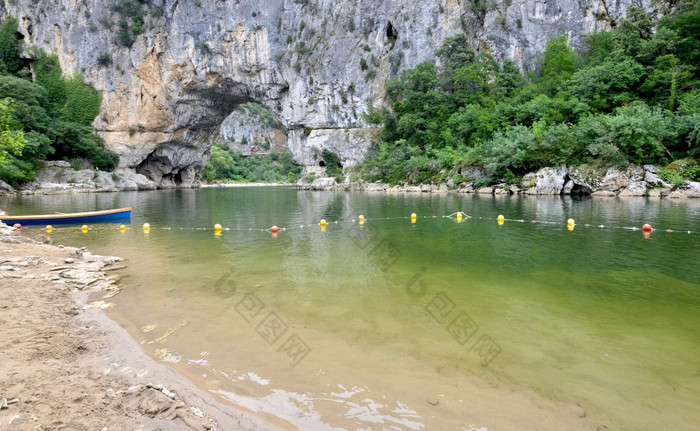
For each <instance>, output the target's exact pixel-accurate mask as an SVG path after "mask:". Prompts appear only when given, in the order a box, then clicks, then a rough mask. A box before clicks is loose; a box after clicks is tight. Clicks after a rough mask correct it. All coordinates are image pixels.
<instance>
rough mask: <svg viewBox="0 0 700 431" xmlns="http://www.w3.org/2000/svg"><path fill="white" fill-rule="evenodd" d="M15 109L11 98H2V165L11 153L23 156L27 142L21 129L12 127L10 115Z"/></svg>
mask: <svg viewBox="0 0 700 431" xmlns="http://www.w3.org/2000/svg"><path fill="white" fill-rule="evenodd" d="M13 109H14V106H13V101H12V99H10V98H7V97H6V98H4V99H2V100H0V166H2V165H4V164H6V163H7V158H8V156H10V155H14V156H21V155H22V149H23V148H24V146H25V145H26V144H27V140H26V139H25V138H24V133H23V132H22V131H21V130H13V129H12V128H11V120H10V115H11V114H12V110H13Z"/></svg>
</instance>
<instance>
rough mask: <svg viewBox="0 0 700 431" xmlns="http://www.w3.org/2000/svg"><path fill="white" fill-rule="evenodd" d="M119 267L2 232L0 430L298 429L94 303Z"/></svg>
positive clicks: (115, 262) (114, 260)
mask: <svg viewBox="0 0 700 431" xmlns="http://www.w3.org/2000/svg"><path fill="white" fill-rule="evenodd" d="M3 226H4V225H3ZM41 239H42V238H41V236H40V237H39V242H41ZM45 240H46V239H45ZM119 264H120V263H119V259H118V258H110V257H106V258H105V257H101V256H95V255H92V254H91V253H90V252H89V251H87V250H84V249H77V248H72V247H60V246H53V245H47V244H40V243H37V241H36V240H34V239H30V238H26V237H23V236H21V235H20V234H18V233H17V232H11V230H10V228H6V227H4V228H3V227H1V226H0V334H1V335H0V430H36V429H42V430H58V429H61V430H126V429H132V430H136V429H159V430H276V429H289V428H288V426H285V424H284V423H283V422H281V421H279V420H278V419H275V418H274V417H265V416H264V415H261V414H257V413H256V414H253V413H251V412H248V411H245V410H244V409H243V408H235V407H232V406H228V405H227V406H224V405H222V404H220V403H219V402H218V401H216V400H215V399H214V398H213V397H212V396H211V395H210V394H208V393H207V392H205V391H203V390H201V389H199V388H197V387H196V386H195V385H194V384H192V383H191V382H189V381H188V380H186V379H185V378H184V377H182V376H180V375H178V374H177V373H175V371H173V370H172V369H171V368H168V367H166V366H164V365H161V364H158V363H157V362H155V361H154V360H153V359H151V358H149V357H148V356H146V355H145V354H144V353H143V351H142V349H141V347H140V346H138V344H137V343H136V342H135V341H134V340H133V339H131V338H130V337H129V336H128V334H127V333H126V331H124V329H123V328H121V327H120V326H119V325H118V324H116V323H115V322H113V321H112V320H110V319H109V318H108V317H107V316H106V315H105V313H104V311H103V310H102V309H101V307H105V306H109V305H108V304H109V298H104V299H103V300H102V301H103V302H97V303H92V304H87V303H86V301H87V299H88V295H89V294H90V293H94V292H96V291H104V293H105V294H106V295H107V296H109V292H110V290H111V286H112V285H113V283H114V281H113V280H111V279H110V278H109V276H108V273H109V272H108V271H109V269H110V268H112V267H115V266H117V265H119Z"/></svg>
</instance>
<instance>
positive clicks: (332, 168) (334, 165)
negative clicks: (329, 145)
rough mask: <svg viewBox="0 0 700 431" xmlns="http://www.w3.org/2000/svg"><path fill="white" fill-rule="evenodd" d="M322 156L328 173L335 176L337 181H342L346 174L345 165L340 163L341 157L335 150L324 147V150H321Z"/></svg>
mask: <svg viewBox="0 0 700 431" xmlns="http://www.w3.org/2000/svg"><path fill="white" fill-rule="evenodd" d="M321 158H322V159H323V163H324V165H325V166H326V174H327V175H328V176H329V177H335V179H336V181H337V182H339V183H342V182H343V181H344V180H345V175H343V165H342V164H341V163H340V157H338V155H337V154H336V153H334V152H333V151H330V150H328V149H325V148H324V149H323V152H321Z"/></svg>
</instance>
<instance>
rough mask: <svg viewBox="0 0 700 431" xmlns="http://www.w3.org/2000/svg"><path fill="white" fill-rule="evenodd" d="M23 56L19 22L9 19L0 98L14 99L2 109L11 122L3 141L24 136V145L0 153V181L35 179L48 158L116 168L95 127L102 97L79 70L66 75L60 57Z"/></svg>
mask: <svg viewBox="0 0 700 431" xmlns="http://www.w3.org/2000/svg"><path fill="white" fill-rule="evenodd" d="M20 52H21V39H20V38H19V37H18V33H17V20H16V19H14V18H12V17H8V18H6V19H5V20H4V22H3V23H2V25H0V98H11V99H12V104H11V106H12V109H10V108H9V106H10V105H9V104H7V103H6V105H5V106H4V107H3V115H4V116H5V117H6V120H7V122H8V123H7V124H9V129H3V138H5V137H7V139H8V140H10V138H11V137H18V136H23V137H24V145H23V148H21V151H18V150H17V145H16V142H15V143H14V144H13V145H9V144H6V145H4V146H3V147H2V148H1V149H0V151H2V152H1V153H0V159H1V160H3V161H4V163H3V164H2V166H0V179H2V180H3V181H5V182H8V183H10V184H12V185H15V186H17V185H21V184H22V183H23V182H26V181H32V180H34V178H35V173H36V169H37V168H38V166H39V162H41V161H42V160H47V158H53V159H59V160H60V159H63V160H70V161H71V162H75V165H76V166H77V165H81V164H82V163H83V161H89V163H91V164H92V165H93V166H95V167H98V168H99V169H102V170H111V169H113V168H114V167H116V166H117V164H118V161H119V156H118V155H117V154H116V153H114V152H112V151H107V150H105V148H104V143H103V140H102V138H101V137H100V136H98V135H97V134H96V133H95V132H94V130H93V129H92V127H91V123H92V122H93V120H94V119H95V117H96V116H97V115H98V114H99V109H100V103H101V100H102V99H101V97H102V96H101V94H100V93H99V92H98V91H96V90H95V89H94V88H92V87H91V86H89V85H87V84H85V82H84V79H83V76H82V75H81V74H80V72H76V73H75V74H74V75H73V76H64V75H63V72H62V70H61V65H60V63H59V61H58V58H57V57H56V56H54V55H49V54H47V53H45V52H40V53H36V54H35V55H34V57H33V58H32V59H31V60H28V59H22V58H20ZM28 65H31V66H33V71H34V73H33V75H34V76H33V77H32V74H31V73H29V69H28V68H27V66H28ZM32 78H33V79H34V80H32ZM8 130H9V131H10V132H12V133H9V132H8Z"/></svg>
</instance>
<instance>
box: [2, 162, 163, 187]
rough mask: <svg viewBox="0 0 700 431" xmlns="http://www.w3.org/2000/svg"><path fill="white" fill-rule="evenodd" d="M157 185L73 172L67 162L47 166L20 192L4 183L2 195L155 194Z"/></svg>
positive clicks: (129, 175) (127, 176) (120, 175)
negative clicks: (132, 192) (146, 192)
mask: <svg viewBox="0 0 700 431" xmlns="http://www.w3.org/2000/svg"><path fill="white" fill-rule="evenodd" d="M156 188H157V187H156V183H155V182H153V181H152V180H150V179H148V178H147V177H146V176H144V175H141V174H137V173H134V172H103V171H99V170H92V169H79V170H76V169H73V168H72V167H71V164H70V163H68V162H64V161H51V162H46V163H45V166H44V167H43V168H42V169H40V170H38V171H37V173H36V179H35V180H34V181H32V182H30V183H27V184H25V185H24V186H23V187H22V188H21V189H19V190H16V189H14V188H13V187H11V186H10V185H9V184H6V183H3V182H1V181H0V194H3V193H5V194H14V193H20V194H60V193H72V192H75V193H88V192H116V191H136V190H155V189H156Z"/></svg>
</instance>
